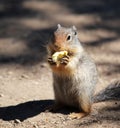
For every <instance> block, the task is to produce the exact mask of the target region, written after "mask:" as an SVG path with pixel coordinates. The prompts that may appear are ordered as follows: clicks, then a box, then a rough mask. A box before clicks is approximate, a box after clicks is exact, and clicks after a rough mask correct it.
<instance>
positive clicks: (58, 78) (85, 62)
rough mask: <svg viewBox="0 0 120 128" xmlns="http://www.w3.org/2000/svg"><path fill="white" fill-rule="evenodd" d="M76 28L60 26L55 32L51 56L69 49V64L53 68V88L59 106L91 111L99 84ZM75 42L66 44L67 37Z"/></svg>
mask: <svg viewBox="0 0 120 128" xmlns="http://www.w3.org/2000/svg"><path fill="white" fill-rule="evenodd" d="M75 31H76V30H75V29H73V28H64V27H59V28H58V29H57V30H56V31H55V33H54V40H52V41H53V42H52V41H51V42H50V43H49V44H48V54H49V55H48V56H49V57H50V56H51V55H52V54H53V53H54V52H56V51H61V50H67V51H68V56H69V57H70V58H69V62H68V64H67V65H62V64H61V65H60V66H59V67H56V65H50V67H51V69H52V71H53V86H54V93H55V101H56V104H64V105H68V106H74V107H77V108H80V109H82V110H83V112H85V113H89V112H90V108H91V104H92V97H93V95H94V90H95V86H96V83H97V71H96V66H95V64H94V62H93V61H92V59H91V58H90V57H89V56H88V55H87V54H86V53H85V51H84V49H83V47H82V45H81V43H80V41H79V39H78V37H77V35H75V34H74V32H75ZM69 34H70V35H71V36H72V39H71V40H70V41H69V42H68V41H66V38H67V35H69Z"/></svg>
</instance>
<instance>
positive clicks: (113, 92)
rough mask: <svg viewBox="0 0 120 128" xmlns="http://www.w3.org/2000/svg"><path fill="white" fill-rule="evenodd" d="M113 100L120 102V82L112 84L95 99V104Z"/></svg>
mask: <svg viewBox="0 0 120 128" xmlns="http://www.w3.org/2000/svg"><path fill="white" fill-rule="evenodd" d="M112 100H120V80H118V81H114V82H112V83H111V84H110V85H108V86H107V87H106V88H105V89H103V90H102V91H100V92H99V93H98V94H97V95H95V96H94V98H93V102H94V103H98V102H102V101H112Z"/></svg>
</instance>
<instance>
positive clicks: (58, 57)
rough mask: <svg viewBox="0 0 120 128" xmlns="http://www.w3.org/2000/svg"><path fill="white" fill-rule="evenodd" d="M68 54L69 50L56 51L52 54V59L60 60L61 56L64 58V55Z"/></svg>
mask: <svg viewBox="0 0 120 128" xmlns="http://www.w3.org/2000/svg"><path fill="white" fill-rule="evenodd" d="M67 54H68V52H67V51H60V52H55V53H54V54H53V55H52V59H53V61H54V62H58V61H59V60H60V59H61V58H63V57H64V56H66V55H67Z"/></svg>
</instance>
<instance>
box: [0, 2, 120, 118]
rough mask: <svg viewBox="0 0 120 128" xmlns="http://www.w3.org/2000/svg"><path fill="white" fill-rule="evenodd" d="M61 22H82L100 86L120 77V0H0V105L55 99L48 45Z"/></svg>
mask: <svg viewBox="0 0 120 128" xmlns="http://www.w3.org/2000/svg"><path fill="white" fill-rule="evenodd" d="M58 23H59V24H61V25H62V26H66V27H70V26H72V25H75V26H76V27H77V29H78V36H79V39H80V41H81V42H82V43H83V44H85V49H86V50H87V52H88V53H89V54H90V55H91V56H92V58H93V59H94V60H95V63H96V65H97V68H98V72H99V76H100V81H102V82H101V84H100V85H101V86H102V85H103V86H104V85H107V84H108V83H110V81H113V80H114V79H119V78H120V1H119V0H0V106H9V105H13V104H17V103H21V102H26V101H28V100H34V99H46V98H53V93H52V86H50V85H52V76H51V71H50V69H49V67H48V66H47V64H46V55H47V52H46V44H47V42H48V40H49V36H50V34H51V33H52V31H53V30H54V29H55V28H56V26H57V24H58ZM44 85H45V86H44ZM101 86H100V87H101ZM28 88H29V89H28ZM21 92H22V93H21ZM46 92H47V93H46ZM1 110H3V109H1ZM6 116H8V115H6Z"/></svg>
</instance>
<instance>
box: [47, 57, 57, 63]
mask: <svg viewBox="0 0 120 128" xmlns="http://www.w3.org/2000/svg"><path fill="white" fill-rule="evenodd" d="M48 63H49V64H50V65H55V64H56V62H54V61H53V59H52V57H49V58H48Z"/></svg>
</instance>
